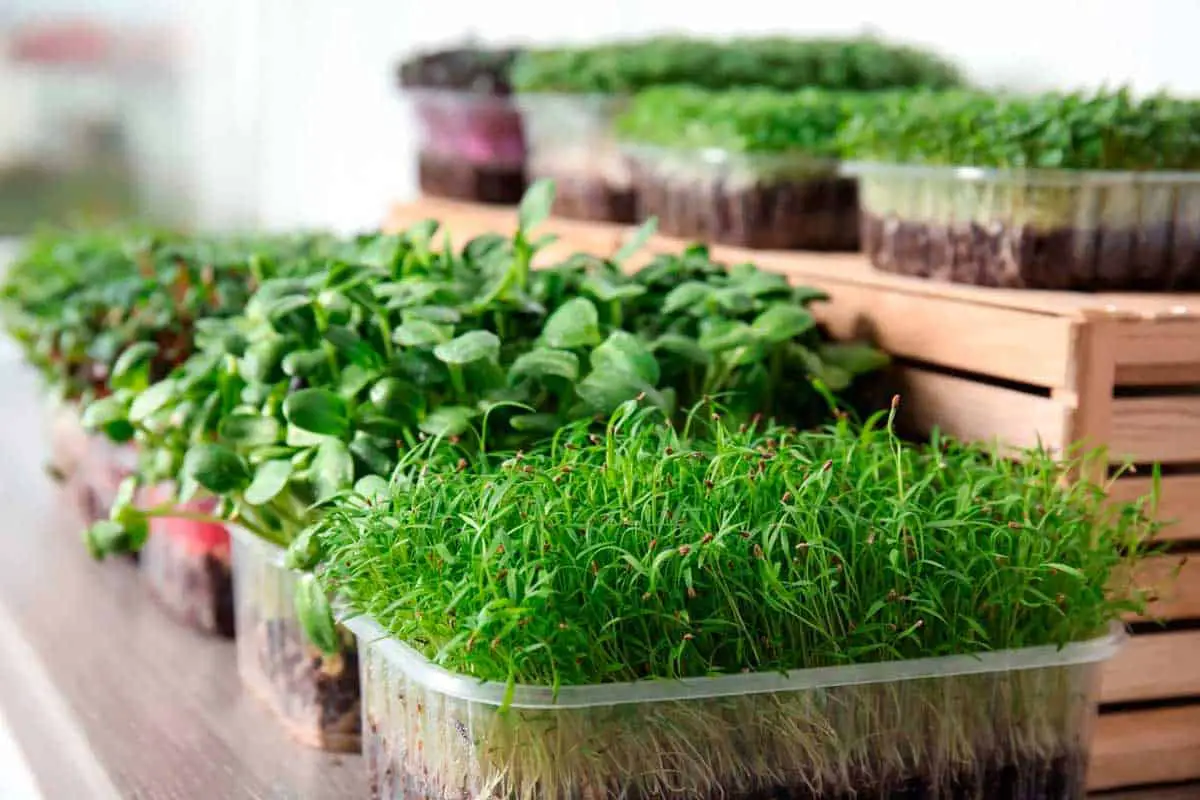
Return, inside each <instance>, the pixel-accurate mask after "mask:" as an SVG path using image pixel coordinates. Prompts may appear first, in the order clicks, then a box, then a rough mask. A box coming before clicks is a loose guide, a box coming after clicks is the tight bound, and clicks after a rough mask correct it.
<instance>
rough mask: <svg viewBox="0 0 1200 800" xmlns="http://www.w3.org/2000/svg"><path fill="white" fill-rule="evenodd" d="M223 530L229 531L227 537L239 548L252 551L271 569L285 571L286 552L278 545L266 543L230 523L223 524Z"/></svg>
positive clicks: (255, 535) (264, 540) (259, 537)
mask: <svg viewBox="0 0 1200 800" xmlns="http://www.w3.org/2000/svg"><path fill="white" fill-rule="evenodd" d="M225 529H226V530H228V531H229V537H230V538H231V539H233V541H234V542H235V543H236V544H237V545H239V546H240V547H245V548H247V549H249V550H251V551H253V553H254V554H255V555H256V556H258V557H259V558H261V559H263V560H265V561H267V562H268V563H270V564H271V566H273V567H279V568H280V569H287V566H286V565H285V564H284V559H285V558H286V557H287V551H286V550H284V549H283V548H282V547H280V546H279V545H277V544H275V543H274V542H268V541H267V540H266V539H264V538H262V537H261V536H259V535H257V534H254V533H251V532H250V531H248V530H246V529H245V528H243V527H242V526H241V525H237V524H235V523H232V522H227V523H225Z"/></svg>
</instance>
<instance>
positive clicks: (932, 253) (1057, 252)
mask: <svg viewBox="0 0 1200 800" xmlns="http://www.w3.org/2000/svg"><path fill="white" fill-rule="evenodd" d="M862 240H863V251H864V252H865V253H866V254H867V256H868V257H869V258H870V260H871V263H872V264H873V265H874V266H875V267H876V268H878V269H881V270H884V271H886V272H895V273H899V274H901V275H912V276H916V277H921V278H933V279H936V280H944V281H951V282H954V283H968V284H973V285H976V286H998V287H1006V288H1013V289H1059V290H1074V291H1143V292H1162V291H1195V290H1197V289H1200V225H1198V226H1196V227H1186V226H1177V225H1175V224H1174V223H1170V222H1167V223H1163V224H1160V225H1157V226H1154V227H1143V228H1136V229H1133V228H1126V229H1120V228H1109V227H1098V228H1096V229H1094V230H1092V229H1088V230H1084V229H1077V228H1067V227H1063V228H1057V229H1050V230H1038V229H1035V228H1033V227H1031V226H1019V227H1009V226H1005V225H1004V224H1002V223H999V222H996V223H992V224H991V225H982V224H979V223H959V224H949V225H946V224H932V223H925V222H906V221H902V220H899V219H896V218H894V217H879V216H875V215H871V214H864V215H863V220H862Z"/></svg>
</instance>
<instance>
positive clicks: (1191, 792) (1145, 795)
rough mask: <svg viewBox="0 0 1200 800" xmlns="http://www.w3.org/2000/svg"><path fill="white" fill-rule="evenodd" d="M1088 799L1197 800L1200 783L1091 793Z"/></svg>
mask: <svg viewBox="0 0 1200 800" xmlns="http://www.w3.org/2000/svg"><path fill="white" fill-rule="evenodd" d="M1088 798H1090V800H1197V798H1200V783H1193V782H1190V781H1189V782H1188V783H1185V784H1180V785H1178V786H1155V787H1151V788H1143V789H1115V790H1110V791H1107V792H1089V793H1088Z"/></svg>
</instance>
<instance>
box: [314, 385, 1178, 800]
mask: <svg viewBox="0 0 1200 800" xmlns="http://www.w3.org/2000/svg"><path fill="white" fill-rule="evenodd" d="M635 405H636V403H633V402H631V403H629V404H627V405H626V406H625V407H623V408H622V409H621V410H619V411H618V412H617V414H616V415H614V417H613V418H612V419H611V420H610V421H609V423H608V426H607V428H606V429H605V430H604V432H600V431H599V430H597V429H596V428H594V427H590V426H589V425H587V424H579V425H576V426H574V428H573V429H571V430H568V431H566V432H563V433H561V434H560V435H559V436H557V437H556V438H555V440H554V442H553V443H548V444H546V445H544V446H540V447H537V448H534V449H531V450H526V451H524V452H522V453H519V454H512V455H511V456H510V457H508V458H504V459H501V458H498V457H497V454H493V456H492V458H491V459H488V460H486V461H481V462H480V463H477V464H473V465H464V464H460V469H459V470H458V471H456V472H453V473H450V474H445V473H443V474H438V473H437V472H435V471H432V470H422V469H421V468H420V467H419V464H420V463H422V462H423V461H427V457H426V456H427V454H419V455H417V456H416V457H415V458H414V460H413V464H414V465H417V466H414V468H413V470H412V471H410V472H403V470H402V474H400V475H398V476H397V478H396V479H395V480H394V481H393V483H392V484H391V490H390V491H391V497H390V502H389V500H388V498H384V499H382V500H380V499H378V498H377V499H376V500H375V501H372V502H363V501H361V500H358V501H356V500H354V499H348V500H346V501H344V502H343V505H342V506H341V507H340V508H338V509H336V510H334V511H333V512H332V513H330V514H329V516H328V517H326V518H325V519H324V520H323V522H322V523H321V524H320V525H319V526H318V531H317V533H316V534H315V536H316V539H317V541H319V542H320V548H321V551H322V553H323V556H322V559H323V561H322V563H323V566H322V569H321V571H320V573H319V574H320V576H321V577H320V580H321V582H322V583H323V584H324V585H325V586H326V588H327V589H329V590H330V591H336V592H337V593H338V595H339V597H340V601H341V602H342V603H344V604H345V606H346V608H347V609H349V610H348V612H347V614H348V616H347V617H346V618H345V619H346V625H347V626H348V627H349V628H350V629H351V630H353V631H354V632H355V634H356V635H357V636H358V642H359V654H360V659H361V660H362V674H363V702H364V720H365V721H364V725H365V726H366V727H365V730H364V743H363V749H364V753H365V754H366V757H367V762H368V770H369V772H370V779H371V782H372V787H373V792H374V796H376V797H383V798H401V797H405V798H409V797H429V798H465V797H492V798H504V797H520V798H537V799H538V800H543V799H545V800H549V799H550V798H564V799H565V798H586V797H626V798H650V797H678V798H778V797H783V798H802V799H803V800H826V799H827V798H836V799H837V800H850V798H856V797H883V798H918V797H919V798H963V797H967V798H980V799H985V800H993V799H994V800H1035V799H1036V800H1044V799H1045V798H1063V799H1064V800H1065V799H1067V798H1070V799H1072V800H1077V799H1079V798H1082V797H1083V796H1084V794H1085V776H1086V768H1087V763H1088V757H1089V747H1090V731H1091V725H1092V720H1093V718H1094V715H1095V712H1096V689H1097V679H1098V675H1099V667H1100V665H1101V664H1102V662H1104V661H1105V660H1106V659H1108V658H1110V657H1111V656H1112V655H1113V654H1114V653H1115V652H1116V651H1117V650H1118V649H1119V647H1120V644H1121V641H1122V639H1123V638H1124V635H1123V632H1122V631H1121V630H1120V627H1119V622H1118V619H1119V617H1120V616H1121V614H1122V613H1124V612H1125V611H1127V610H1129V609H1131V608H1138V607H1144V605H1145V601H1146V596H1145V594H1144V593H1142V592H1141V591H1140V590H1136V589H1128V588H1127V587H1126V588H1120V587H1122V584H1121V582H1120V581H1119V580H1117V576H1119V575H1122V574H1125V573H1124V570H1127V569H1130V568H1131V567H1132V566H1133V564H1134V563H1135V562H1136V561H1137V559H1139V558H1140V557H1141V555H1142V554H1143V553H1144V552H1145V545H1146V543H1147V542H1148V541H1149V540H1150V539H1151V538H1152V537H1153V536H1154V535H1156V533H1157V530H1158V525H1157V523H1154V522H1152V521H1151V520H1150V518H1149V517H1148V516H1147V514H1146V513H1145V512H1146V509H1148V508H1149V506H1147V505H1146V503H1148V502H1149V500H1139V501H1137V502H1136V503H1132V504H1128V505H1124V506H1120V507H1114V506H1112V505H1108V504H1107V503H1106V501H1105V498H1104V494H1103V491H1102V490H1101V489H1100V487H1097V486H1094V485H1090V484H1086V483H1076V484H1071V483H1068V482H1066V481H1064V480H1062V478H1063V477H1064V476H1065V475H1067V474H1075V473H1074V472H1073V471H1074V470H1077V469H1078V468H1079V467H1080V465H1081V464H1080V463H1079V462H1059V461H1056V460H1055V459H1054V458H1053V457H1052V456H1050V455H1048V454H1046V453H1043V452H1029V453H1025V454H1024V459H1023V460H1021V461H1011V460H1008V459H1006V458H1004V457H1002V456H1001V455H999V454H996V453H993V452H992V451H990V450H988V449H986V448H983V447H981V446H973V445H963V444H958V443H954V442H950V441H946V440H941V439H935V440H933V441H932V442H929V443H927V444H924V445H907V444H902V443H900V442H899V441H898V440H897V439H896V437H895V435H894V434H893V433H892V423H891V421H890V420H891V419H892V418H893V417H894V412H893V415H892V416H890V417H887V419H888V421H887V422H886V423H885V422H884V418H882V417H881V416H880V415H876V416H875V417H872V418H871V419H870V420H868V421H867V422H866V423H865V424H863V425H861V426H859V425H857V424H853V423H850V422H848V421H846V420H842V421H840V422H838V423H836V424H834V425H832V426H829V427H827V428H825V429H823V430H819V431H811V432H803V433H801V432H797V431H795V430H794V429H786V428H782V427H778V426H775V425H767V426H761V425H755V424H754V423H753V422H752V421H751V422H742V421H738V422H734V421H733V420H728V419H727V418H726V417H725V416H724V415H723V414H722V413H721V412H720V410H719V409H718V410H713V409H712V408H711V407H705V408H703V409H696V410H694V411H693V413H692V415H691V416H690V417H689V420H690V421H689V423H688V425H687V426H686V427H685V431H686V433H680V432H679V430H678V429H677V428H676V429H672V428H668V427H666V426H661V425H657V424H651V419H652V418H653V416H654V415H652V414H651V413H650V412H648V411H645V410H635V409H634V406H635ZM894 407H895V406H893V408H894ZM710 412H711V413H710ZM701 420H704V422H701ZM710 420H711V422H710ZM589 428H590V429H589ZM437 446H438V445H436V444H435V445H431V448H432V447H437ZM1089 457H1090V456H1089ZM1114 587H1119V588H1114ZM1113 626H1116V627H1113Z"/></svg>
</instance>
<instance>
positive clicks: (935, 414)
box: [897, 367, 1070, 451]
mask: <svg viewBox="0 0 1200 800" xmlns="http://www.w3.org/2000/svg"><path fill="white" fill-rule="evenodd" d="M897 377H898V380H899V384H900V386H901V390H900V397H901V406H900V408H901V415H902V419H903V420H904V422H905V423H906V424H907V425H908V426H910V427H912V428H913V429H915V430H917V431H919V432H921V433H926V432H928V431H930V430H932V429H933V428H935V427H936V428H939V429H941V430H942V431H943V432H945V433H948V434H950V435H952V436H955V437H957V438H960V439H968V440H973V441H980V442H986V443H989V444H990V443H996V442H999V443H1002V444H1003V445H1004V446H1006V447H1011V448H1017V449H1021V448H1030V447H1036V446H1037V445H1038V443H1039V441H1040V442H1041V443H1042V444H1043V445H1044V446H1046V447H1047V448H1049V449H1051V450H1055V451H1058V450H1061V449H1062V448H1063V447H1064V445H1065V444H1066V435H1067V426H1068V418H1069V416H1070V409H1068V408H1067V407H1066V406H1065V405H1063V404H1062V403H1061V402H1059V401H1057V400H1054V399H1052V398H1049V397H1040V396H1038V395H1035V394H1027V393H1025V392H1019V391H1016V390H1014V389H1006V388H1003V387H1000V386H991V385H989V384H985V383H979V382H977V381H972V380H967V379H965V378H958V377H953V376H950V375H942V374H940V373H936V372H930V371H929V370H923V369H920V368H917V367H901V368H899V369H897Z"/></svg>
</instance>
